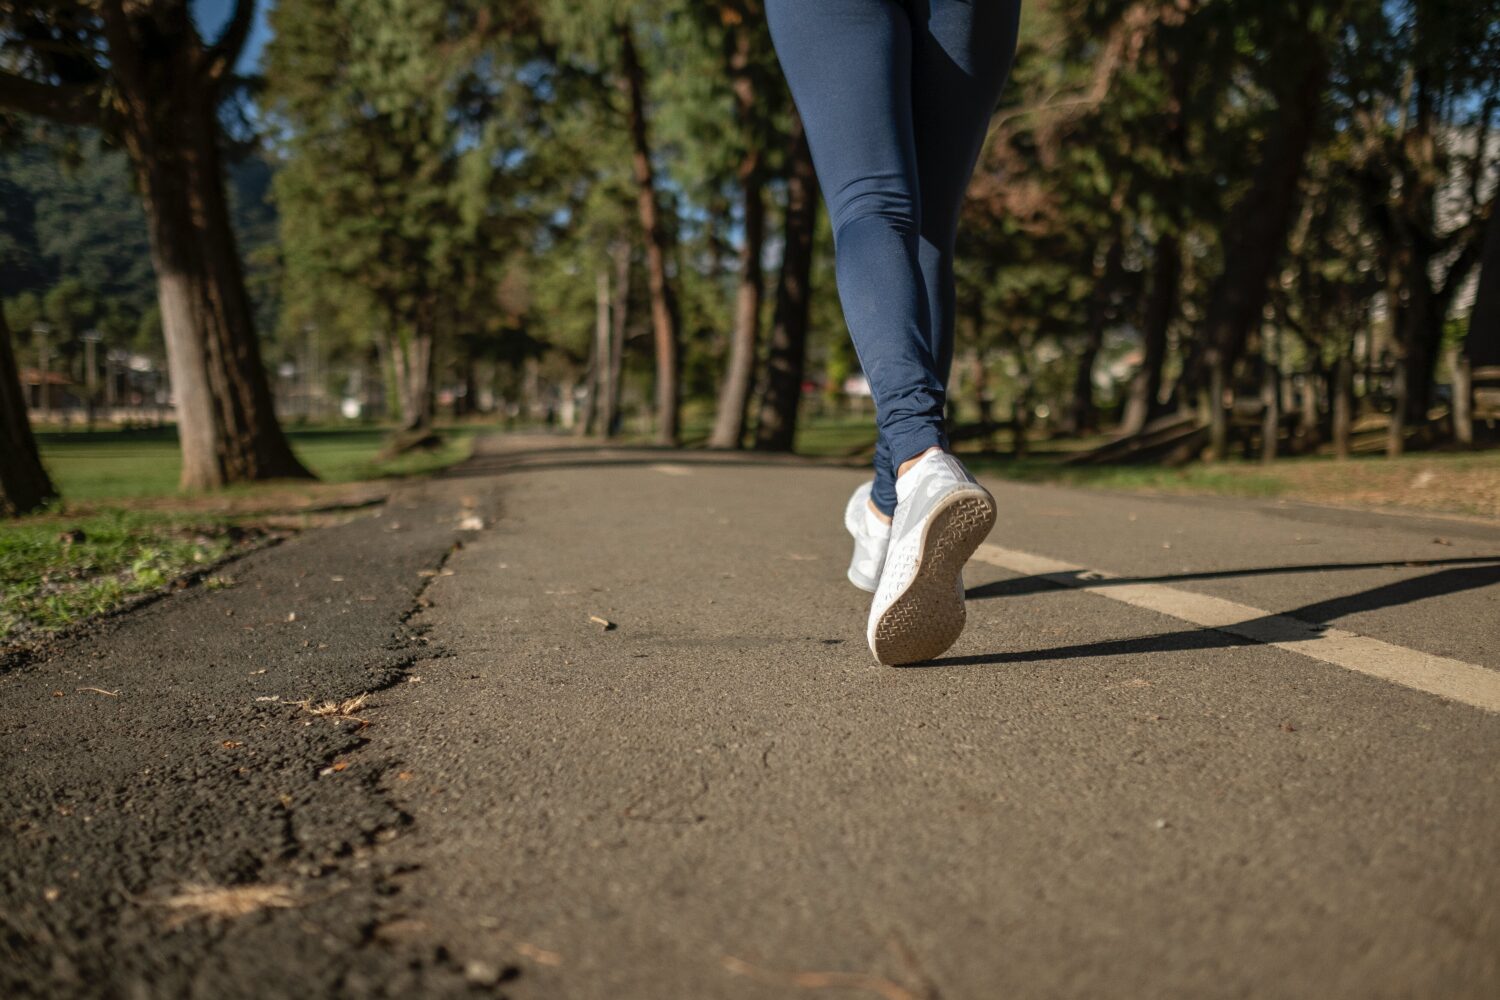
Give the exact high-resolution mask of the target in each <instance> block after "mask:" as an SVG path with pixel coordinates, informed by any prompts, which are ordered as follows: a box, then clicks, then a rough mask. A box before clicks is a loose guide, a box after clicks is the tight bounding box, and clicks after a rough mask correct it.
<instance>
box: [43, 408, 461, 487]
mask: <svg viewBox="0 0 1500 1000" xmlns="http://www.w3.org/2000/svg"><path fill="white" fill-rule="evenodd" d="M475 431H476V428H474V427H471V426H468V425H463V426H458V427H451V428H445V429H443V431H442V434H443V444H442V445H441V446H440V447H439V448H437V449H435V450H433V451H430V452H413V453H410V454H407V455H402V456H399V457H397V458H395V459H388V460H382V459H381V458H380V451H381V449H382V448H383V447H384V446H385V442H386V439H387V436H388V433H389V432H388V431H387V430H385V429H381V428H373V427H322V428H318V427H315V428H304V429H296V430H289V431H288V432H287V435H288V437H290V438H291V439H292V448H293V450H295V451H296V453H297V455H298V456H299V457H300V458H301V459H302V461H303V462H304V463H306V464H307V466H308V468H309V469H311V470H312V471H313V472H314V473H315V474H316V475H317V476H318V478H319V479H320V480H321V481H322V482H324V483H349V482H359V481H367V480H374V479H389V478H394V477H404V476H413V475H424V474H427V473H431V472H436V471H438V470H439V469H442V468H445V467H447V466H449V465H452V464H453V463H455V462H458V461H462V460H463V459H465V458H467V457H468V456H469V453H470V451H471V449H472V448H473V439H474V434H475ZM37 438H38V443H39V444H40V446H41V450H42V460H43V462H45V463H46V465H47V469H48V471H49V472H50V473H51V474H52V479H53V482H55V483H56V484H57V488H58V489H59V490H61V491H62V495H63V497H64V499H65V501H66V502H68V503H69V504H73V503H77V502H80V501H122V500H131V499H139V498H154V497H172V496H182V494H180V493H179V491H178V489H177V477H178V475H179V473H180V472H181V469H182V460H181V456H180V454H179V452H178V450H177V435H176V432H175V431H174V430H173V429H172V428H162V429H153V430H144V431H94V432H86V431H58V432H51V433H42V434H39V435H37ZM266 489H267V487H265V486H260V485H257V486H248V487H236V488H234V489H232V490H229V491H227V492H229V493H232V494H237V495H246V494H253V493H255V492H256V491H263V490H266Z"/></svg>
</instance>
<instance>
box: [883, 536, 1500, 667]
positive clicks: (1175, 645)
mask: <svg viewBox="0 0 1500 1000" xmlns="http://www.w3.org/2000/svg"><path fill="white" fill-rule="evenodd" d="M1393 565H1394V566H1404V565H1423V566H1447V567H1449V568H1447V569H1440V570H1438V571H1437V572H1436V573H1428V574H1426V575H1424V576H1419V577H1415V578H1413V579H1409V580H1398V581H1396V582H1394V583H1388V584H1384V585H1382V586H1379V587H1372V588H1371V589H1369V590H1364V591H1360V592H1359V593H1356V594H1349V595H1347V596H1344V597H1335V598H1331V599H1329V600H1326V601H1317V602H1314V603H1312V604H1305V605H1303V606H1302V607H1300V608H1293V609H1291V610H1290V611H1282V612H1278V613H1275V614H1268V615H1265V616H1263V617H1261V618H1255V619H1251V620H1249V621H1247V622H1244V623H1241V624H1242V625H1244V626H1246V627H1249V628H1253V629H1254V631H1255V632H1256V633H1257V635H1259V636H1261V640H1260V641H1263V642H1302V641H1306V640H1307V639H1308V638H1310V637H1314V636H1316V634H1317V633H1318V632H1319V631H1321V630H1322V629H1324V628H1328V627H1330V626H1331V625H1332V623H1333V622H1335V621H1337V620H1338V619H1340V618H1343V617H1346V616H1348V615H1353V614H1358V613H1360V612H1364V611H1378V610H1380V609H1382V608H1394V607H1401V606H1403V605H1407V604H1413V603H1415V602H1417V601H1422V600H1426V599H1428V598H1432V597H1443V596H1446V595H1448V594H1458V593H1463V592H1464V591H1468V590H1476V589H1478V588H1480V587H1487V586H1490V585H1491V584H1500V556H1497V557H1492V558H1488V559H1481V558H1474V559H1444V560H1435V561H1432V562H1426V563H1415V564H1413V563H1404V562H1397V563H1356V564H1346V565H1337V564H1335V565H1329V566H1316V567H1288V568H1286V569H1276V568H1265V569H1251V570H1241V571H1226V572H1220V573H1191V574H1184V575H1182V576H1177V577H1170V576H1167V577H1151V578H1139V579H1111V580H1103V581H1089V586H1090V587H1094V586H1103V585H1116V586H1118V585H1120V584H1126V583H1168V582H1172V581H1174V580H1175V581H1180V580H1203V579H1223V578H1227V577H1235V576H1257V575H1271V574H1275V573H1287V572H1312V571H1315V570H1339V569H1371V568H1379V567H1384V566H1393ZM1058 580H1059V575H1053V576H1044V577H1022V578H1021V579H1017V580H1001V581H998V582H996V583H993V584H985V585H983V586H980V587H975V588H974V589H973V590H970V591H969V592H968V593H969V596H970V597H971V598H974V597H980V598H988V597H1019V596H1022V595H1026V594H1035V593H1039V592H1042V591H1047V590H1056V589H1060V588H1066V587H1067V584H1065V583H1061V582H1058ZM1286 619H1295V621H1296V622H1297V623H1298V624H1295V625H1293V624H1291V623H1289V622H1287V621H1286ZM1309 625H1311V626H1314V628H1313V630H1312V636H1310V635H1309V630H1308V626H1309ZM1237 627H1238V626H1237ZM1255 644H1256V641H1255V640H1250V639H1246V638H1242V637H1240V636H1237V635H1231V634H1229V633H1227V632H1221V631H1218V630H1217V629H1213V628H1207V627H1201V628H1191V629H1184V630H1182V631H1180V632H1163V633H1161V634H1159V635H1153V636H1140V637H1134V638H1130V639H1111V640H1108V641H1105V642H1090V643H1083V644H1081V645H1075V646H1058V647H1055V648H1052V649H1031V650H1020V651H1016V652H1011V653H988V654H984V655H981V656H955V657H946V658H942V659H937V660H932V661H929V662H927V663H918V664H912V666H914V667H918V668H926V667H962V666H985V665H997V664H1002V663H1032V662H1037V661H1044V660H1072V659H1085V658H1089V657H1096V656H1131V655H1136V654H1140V653H1164V652H1177V651H1182V650H1192V649H1224V648H1228V647H1231V646H1247V645H1255Z"/></svg>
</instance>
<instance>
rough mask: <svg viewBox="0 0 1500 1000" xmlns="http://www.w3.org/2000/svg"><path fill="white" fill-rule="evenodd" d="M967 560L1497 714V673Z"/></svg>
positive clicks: (1251, 615) (1124, 587)
mask: <svg viewBox="0 0 1500 1000" xmlns="http://www.w3.org/2000/svg"><path fill="white" fill-rule="evenodd" d="M974 558H975V559H978V560H979V561H981V562H985V563H989V564H990V565H991V566H998V567H1000V568H1001V569H1006V570H1010V571H1011V572H1012V573H1021V574H1023V575H1025V576H1034V577H1040V578H1042V579H1044V580H1048V581H1049V582H1052V583H1056V584H1059V585H1061V586H1066V587H1074V588H1077V589H1079V590H1086V591H1088V592H1089V593H1091V594H1097V595H1099V596H1100V597H1107V598H1109V599H1110V600H1112V601H1119V602H1120V603H1121V604H1128V605H1130V606H1131V607H1135V608H1143V609H1145V610H1147V611H1155V612H1158V613H1159V614H1164V615H1167V616H1169V617H1171V618H1176V619H1178V620H1179V621H1185V622H1188V623H1190V624H1193V625H1199V626H1202V627H1204V628H1211V629H1214V630H1216V631H1219V632H1227V633H1228V634H1230V635H1235V636H1239V637H1240V638H1243V639H1251V640H1253V641H1255V642H1259V643H1263V644H1265V645H1267V646H1275V647H1276V648H1277V649H1284V650H1286V651H1287V652H1290V653H1297V654H1298V655H1301V656H1306V657H1310V658H1311V659H1314V660H1320V661H1322V662H1323V663H1331V664H1333V665H1334V666H1336V667H1343V668H1344V669H1345V670H1352V671H1354V672H1355V673H1359V674H1366V675H1368V676H1370V677H1379V678H1380V679H1381V680H1386V681H1390V682H1391V683H1393V684H1400V685H1401V686H1402V687H1408V688H1412V689H1414V690H1417V691H1425V692H1427V693H1428V694H1435V695H1437V696H1439V697H1440V698H1448V699H1450V700H1452V701H1457V702H1462V703H1463V704H1465V705H1472V706H1473V707H1475V708H1482V709H1484V710H1485V711H1487V712H1500V671H1494V670H1487V669H1485V668H1484V667H1481V666H1477V665H1476V664H1473V663H1465V662H1463V661H1462V660H1453V659H1449V658H1448V657H1446V656H1433V655H1431V654H1428V653H1423V652H1419V651H1418V650H1415V649H1407V648H1406V647H1404V646H1396V645H1393V644H1391V643H1389V642H1382V641H1381V640H1379V639H1372V638H1370V637H1369V636H1365V635H1359V634H1357V633H1354V632H1348V631H1345V630H1344V629H1338V628H1333V627H1331V626H1328V625H1318V624H1314V623H1312V622H1305V621H1302V620H1301V619H1298V618H1293V617H1291V616H1289V615H1278V614H1273V613H1272V612H1269V611H1262V610H1261V609H1260V608H1253V607H1251V606H1250V605H1248V604H1240V603H1238V602H1236V601H1226V600H1224V599H1223V598H1222V597H1210V596H1209V595H1207V594H1197V593H1193V592H1192V591H1188V590H1178V589H1177V588H1176V587H1167V586H1164V585H1162V584H1159V583H1113V582H1110V583H1108V584H1107V585H1104V586H1100V585H1098V584H1103V583H1105V582H1106V581H1114V580H1119V579H1121V577H1119V576H1116V575H1114V574H1111V573H1104V572H1101V571H1099V570H1093V569H1089V568H1087V567H1085V566H1074V565H1072V564H1071V563H1065V562H1059V561H1058V560H1056V559H1049V558H1047V557H1046V556H1039V555H1033V554H1032V553H1030V552H1021V551H1019V550H1016V549H1007V548H1002V547H1001V546H998V545H989V544H985V545H981V546H979V548H978V550H977V551H975V553H974Z"/></svg>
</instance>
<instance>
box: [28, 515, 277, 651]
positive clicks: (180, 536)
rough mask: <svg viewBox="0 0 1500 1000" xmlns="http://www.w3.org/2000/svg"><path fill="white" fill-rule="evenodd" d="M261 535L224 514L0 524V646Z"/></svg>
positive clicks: (153, 585)
mask: <svg viewBox="0 0 1500 1000" xmlns="http://www.w3.org/2000/svg"><path fill="white" fill-rule="evenodd" d="M265 536H266V532H264V531H262V530H260V529H256V528H242V527H240V526H238V525H235V524H232V523H227V522H225V521H224V520H222V519H214V518H208V519H205V518H203V517H201V516H192V515H178V514H167V513H163V512H160V511H128V510H114V511H108V512H104V513H97V514H90V515H86V516H80V517H73V518H67V519H65V520H61V519H58V518H54V517H41V518H26V519H23V520H20V521H16V522H14V523H10V524H6V525H5V526H4V527H0V649H3V648H4V647H5V646H6V645H9V644H10V643H12V642H14V641H16V640H22V639H28V638H33V637H35V636H37V635H39V634H43V633H47V632H52V631H56V630H57V629H59V628H62V627H64V626H66V625H69V624H71V623H73V622H75V621H77V620H79V619H81V618H85V617H88V616H91V615H97V614H103V613H104V612H107V611H110V610H113V609H114V608H116V607H118V606H120V605H121V604H122V603H124V602H125V601H126V600H128V599H129V598H131V597H134V596H136V595H138V594H145V593H150V592H152V591H155V590H158V589H160V588H161V587H164V586H166V585H167V584H168V583H170V582H172V581H173V580H176V579H178V578H180V577H182V576H183V575H184V574H185V573H188V572H190V571H192V570H193V569H194V568H201V567H207V566H211V565H213V564H214V563H216V562H218V561H220V560H222V559H223V558H225V557H226V556H228V555H231V554H232V553H234V552H236V551H237V550H241V549H247V548H249V547H253V546H254V545H255V544H256V543H257V542H258V541H260V540H261V539H263V538H264V537H265Z"/></svg>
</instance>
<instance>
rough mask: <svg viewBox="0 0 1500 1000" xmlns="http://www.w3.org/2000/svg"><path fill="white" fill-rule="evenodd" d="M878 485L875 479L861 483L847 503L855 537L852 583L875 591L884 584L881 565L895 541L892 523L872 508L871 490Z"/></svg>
mask: <svg viewBox="0 0 1500 1000" xmlns="http://www.w3.org/2000/svg"><path fill="white" fill-rule="evenodd" d="M874 488H875V483H874V481H873V480H872V481H870V482H868V483H862V484H860V487H859V489H857V490H855V491H854V495H853V496H852V497H850V498H849V502H848V503H847V504H845V505H844V527H845V528H846V529H848V531H849V534H851V535H853V536H854V557H853V558H852V559H850V560H849V582H850V583H852V584H854V585H855V586H856V587H858V588H859V589H860V590H865V591H868V592H870V593H872V594H873V593H875V591H876V590H877V589H878V588H879V587H880V567H881V566H883V565H884V564H885V547H886V545H887V543H889V542H890V540H891V526H890V525H889V524H886V523H885V522H884V521H882V520H881V519H880V518H878V517H876V516H875V514H874V513H873V512H872V511H871V510H870V491H871V490H873V489H874Z"/></svg>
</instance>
